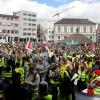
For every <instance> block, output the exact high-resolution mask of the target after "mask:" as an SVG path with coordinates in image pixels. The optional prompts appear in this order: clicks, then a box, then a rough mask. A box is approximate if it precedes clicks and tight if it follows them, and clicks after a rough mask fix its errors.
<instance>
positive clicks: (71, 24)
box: [54, 19, 96, 41]
mask: <svg viewBox="0 0 100 100" xmlns="http://www.w3.org/2000/svg"><path fill="white" fill-rule="evenodd" d="M71 34H84V35H85V36H86V37H88V38H90V39H91V40H93V41H96V23H94V22H92V21H89V20H88V19H61V20H59V21H57V22H56V23H55V24H54V41H59V40H64V39H66V37H68V36H69V35H71Z"/></svg>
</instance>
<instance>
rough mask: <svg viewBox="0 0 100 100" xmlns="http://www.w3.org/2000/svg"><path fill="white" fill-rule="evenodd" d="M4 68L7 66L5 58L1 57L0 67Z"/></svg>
mask: <svg viewBox="0 0 100 100" xmlns="http://www.w3.org/2000/svg"><path fill="white" fill-rule="evenodd" d="M4 66H5V62H4V57H0V67H4Z"/></svg>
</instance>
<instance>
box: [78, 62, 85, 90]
mask: <svg viewBox="0 0 100 100" xmlns="http://www.w3.org/2000/svg"><path fill="white" fill-rule="evenodd" d="M85 88H86V68H85V67H84V64H82V65H81V66H80V68H79V69H78V83H77V89H78V90H79V91H81V90H84V89H85Z"/></svg>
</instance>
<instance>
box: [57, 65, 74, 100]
mask: <svg viewBox="0 0 100 100" xmlns="http://www.w3.org/2000/svg"><path fill="white" fill-rule="evenodd" d="M68 67H69V66H68ZM68 67H67V70H65V71H64V76H63V78H62V79H61V82H60V85H59V90H60V91H59V94H58V97H57V100H67V99H68V100H74V99H75V98H74V93H73V84H72V82H71V77H70V75H69V72H68V70H69V68H68Z"/></svg>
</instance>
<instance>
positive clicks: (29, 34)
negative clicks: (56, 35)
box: [14, 11, 37, 41]
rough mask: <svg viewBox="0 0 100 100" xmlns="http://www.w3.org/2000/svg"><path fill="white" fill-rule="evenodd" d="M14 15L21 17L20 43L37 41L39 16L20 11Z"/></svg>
mask: <svg viewBox="0 0 100 100" xmlns="http://www.w3.org/2000/svg"><path fill="white" fill-rule="evenodd" d="M14 15H16V16H19V21H18V22H19V39H20V41H27V40H28V39H29V38H31V39H37V14H36V13H35V12H29V11H18V12H16V13H14Z"/></svg>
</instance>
